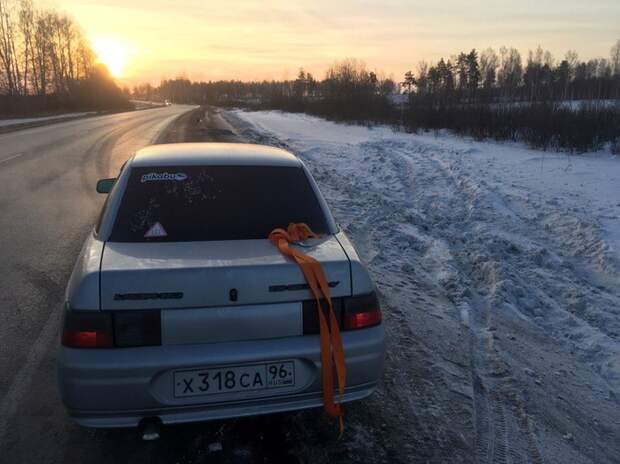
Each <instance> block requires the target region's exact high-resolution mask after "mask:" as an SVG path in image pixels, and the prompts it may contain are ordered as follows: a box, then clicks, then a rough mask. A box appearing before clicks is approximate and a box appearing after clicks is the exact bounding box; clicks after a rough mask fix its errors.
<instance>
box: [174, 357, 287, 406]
mask: <svg viewBox="0 0 620 464" xmlns="http://www.w3.org/2000/svg"><path fill="white" fill-rule="evenodd" d="M293 386H295V363H293V362H292V361H283V362H276V363H269V364H250V365H245V366H229V367H219V368H213V369H195V370H189V371H177V372H175V373H174V396H175V397H176V398H181V397H187V396H198V395H214V394H218V393H233V392H241V391H253V390H267V389H271V388H282V387H293Z"/></svg>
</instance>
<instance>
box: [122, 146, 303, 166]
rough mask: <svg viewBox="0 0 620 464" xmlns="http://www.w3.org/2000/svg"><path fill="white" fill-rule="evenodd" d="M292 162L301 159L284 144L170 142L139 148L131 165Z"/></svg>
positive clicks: (273, 164)
mask: <svg viewBox="0 0 620 464" xmlns="http://www.w3.org/2000/svg"><path fill="white" fill-rule="evenodd" d="M190 165H193V166H212V165H220V166H224V165H225V166H291V167H300V166H301V161H300V160H299V159H298V158H297V157H296V156H295V155H293V154H291V153H289V152H287V151H286V150H282V149H281V148H275V147H267V146H264V145H255V144H246V143H170V144H164V145H151V146H149V147H145V148H142V149H141V150H138V151H137V152H136V154H135V155H134V157H133V159H132V160H131V166H132V167H156V166H190Z"/></svg>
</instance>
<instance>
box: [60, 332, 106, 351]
mask: <svg viewBox="0 0 620 464" xmlns="http://www.w3.org/2000/svg"><path fill="white" fill-rule="evenodd" d="M62 344H63V345H64V346H68V347H71V348H110V347H112V346H113V344H114V341H113V340H112V336H111V334H108V333H105V332H97V331H90V332H89V331H83V332H79V331H71V330H68V331H66V332H64V333H63V334H62Z"/></svg>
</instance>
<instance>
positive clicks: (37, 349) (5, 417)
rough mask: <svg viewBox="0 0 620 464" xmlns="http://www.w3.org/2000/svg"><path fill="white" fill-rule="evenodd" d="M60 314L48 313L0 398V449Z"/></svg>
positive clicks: (50, 342) (52, 336) (46, 349)
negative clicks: (25, 356)
mask: <svg viewBox="0 0 620 464" xmlns="http://www.w3.org/2000/svg"><path fill="white" fill-rule="evenodd" d="M61 314H62V311H60V310H58V309H56V310H54V311H52V313H51V314H50V315H49V317H48V318H47V321H45V324H44V325H43V328H42V329H41V332H40V333H39V336H38V337H37V339H36V341H35V342H34V345H33V346H32V348H31V349H30V352H29V353H28V357H27V358H26V362H25V363H24V365H23V366H22V367H21V369H20V370H19V372H17V375H15V377H14V378H13V382H11V385H10V386H9V389H8V390H7V392H6V395H4V398H2V403H0V449H2V442H3V440H4V436H5V435H6V432H7V430H8V425H9V421H10V420H11V419H12V418H13V416H14V415H15V413H16V412H17V408H18V407H19V405H20V403H21V400H22V397H23V396H24V395H25V394H26V393H28V391H29V388H28V387H29V386H30V383H31V382H32V378H33V377H34V374H35V371H36V369H37V368H38V367H39V364H41V361H42V360H43V356H45V355H46V354H48V353H49V345H51V344H52V342H53V341H54V340H55V339H56V334H57V332H58V326H59V324H60V315H61Z"/></svg>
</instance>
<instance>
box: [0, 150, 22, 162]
mask: <svg viewBox="0 0 620 464" xmlns="http://www.w3.org/2000/svg"><path fill="white" fill-rule="evenodd" d="M24 154H25V153H16V154H14V155H13V156H9V157H8V158H4V159H2V160H0V164H2V163H6V162H7V161H11V160H12V159H15V158H17V157H18V156H22V155H24Z"/></svg>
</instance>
